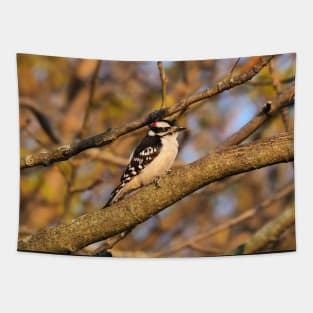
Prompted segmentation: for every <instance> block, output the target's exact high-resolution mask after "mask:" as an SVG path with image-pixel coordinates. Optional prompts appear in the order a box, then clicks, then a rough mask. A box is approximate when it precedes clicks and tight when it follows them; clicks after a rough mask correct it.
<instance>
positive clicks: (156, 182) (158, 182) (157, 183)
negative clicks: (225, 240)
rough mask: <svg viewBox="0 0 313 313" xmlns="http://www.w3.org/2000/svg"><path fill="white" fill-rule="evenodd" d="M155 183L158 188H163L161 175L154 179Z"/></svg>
mask: <svg viewBox="0 0 313 313" xmlns="http://www.w3.org/2000/svg"><path fill="white" fill-rule="evenodd" d="M153 183H154V185H155V186H156V187H157V188H161V185H160V176H157V177H156V178H155V179H154V180H153Z"/></svg>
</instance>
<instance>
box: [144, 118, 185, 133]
mask: <svg viewBox="0 0 313 313" xmlns="http://www.w3.org/2000/svg"><path fill="white" fill-rule="evenodd" d="M149 128H150V130H149V132H148V135H149V136H160V137H164V136H167V135H173V134H175V133H177V132H180V131H182V130H185V129H186V128H185V127H179V126H177V125H176V123H175V121H168V120H162V121H157V122H152V123H151V124H149Z"/></svg>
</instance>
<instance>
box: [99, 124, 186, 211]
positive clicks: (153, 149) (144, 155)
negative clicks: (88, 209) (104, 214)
mask: <svg viewBox="0 0 313 313" xmlns="http://www.w3.org/2000/svg"><path fill="white" fill-rule="evenodd" d="M148 127H149V130H148V132H147V133H146V136H145V137H144V138H143V139H142V141H141V142H140V143H139V144H138V146H137V147H136V148H135V149H134V150H133V152H132V153H131V155H130V158H129V164H128V166H127V167H126V169H125V170H124V172H123V174H122V176H121V179H120V183H119V184H118V186H117V187H116V188H115V189H114V190H113V191H112V193H111V196H110V198H109V200H108V201H107V203H106V204H105V205H104V207H103V208H105V207H107V206H110V205H112V204H113V203H116V202H117V201H119V200H121V199H122V198H123V197H124V196H125V195H126V194H128V193H129V192H131V191H134V190H135V189H138V188H140V187H142V186H145V185H148V184H150V183H152V182H156V183H157V181H158V179H159V178H160V176H162V175H164V174H166V173H167V172H169V170H170V168H171V166H172V165H173V163H174V161H175V158H176V156H177V153H178V141H177V136H178V133H179V132H181V131H184V130H185V129H186V128H185V127H179V126H177V125H176V121H175V120H160V121H154V122H152V123H150V124H149V125H148Z"/></svg>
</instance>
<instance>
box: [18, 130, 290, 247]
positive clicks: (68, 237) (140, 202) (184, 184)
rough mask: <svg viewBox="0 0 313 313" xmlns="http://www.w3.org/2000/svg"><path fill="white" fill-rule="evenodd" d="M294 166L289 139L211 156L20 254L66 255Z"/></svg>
mask: <svg viewBox="0 0 313 313" xmlns="http://www.w3.org/2000/svg"><path fill="white" fill-rule="evenodd" d="M292 160H293V135H292V134H286V133H285V134H282V135H280V136H277V137H273V138H268V139H264V140H260V141H257V142H255V143H252V144H248V145H242V146H236V147H230V148H227V149H225V150H223V151H220V152H215V153H213V154H212V155H208V156H206V157H204V158H202V159H200V160H197V161H195V162H193V163H191V164H188V165H186V166H182V167H179V168H177V169H174V170H172V172H171V173H170V174H168V175H164V176H162V177H161V178H160V181H159V186H160V187H158V186H155V185H154V184H151V185H148V186H145V187H143V188H141V189H140V190H139V191H138V192H136V193H134V194H133V195H131V196H130V197H129V198H126V199H124V200H122V201H120V202H117V203H116V204H114V205H112V206H110V207H107V208H106V209H104V210H101V209H99V210H96V211H94V212H92V213H87V214H84V215H82V216H80V217H78V218H76V219H74V220H73V221H72V222H71V223H70V224H67V225H59V226H57V227H54V228H51V229H46V230H43V231H41V232H39V233H38V234H36V235H34V236H31V237H30V238H29V239H28V240H26V241H19V242H18V250H25V251H43V252H57V253H70V252H75V251H77V250H79V249H81V248H83V247H85V246H87V245H89V244H91V243H94V242H97V241H100V240H103V239H106V238H109V237H111V236H114V235H116V234H119V233H121V232H123V231H125V230H127V229H129V228H132V227H134V226H136V225H138V224H140V223H142V222H143V221H145V220H147V219H148V218H150V217H151V216H153V215H155V214H157V213H158V212H160V211H161V210H163V209H165V208H166V207H168V206H170V205H171V204H173V203H175V202H177V201H179V200H180V199H182V198H183V197H185V196H187V195H189V194H191V193H193V192H194V191H196V190H198V189H200V188H202V187H203V186H205V185H208V184H210V183H212V182H214V181H217V180H220V179H222V178H225V177H228V176H231V175H235V174H239V173H243V172H247V171H251V170H254V169H258V168H261V167H265V166H268V165H272V164H276V163H281V162H289V161H292ZM156 199H157V201H156Z"/></svg>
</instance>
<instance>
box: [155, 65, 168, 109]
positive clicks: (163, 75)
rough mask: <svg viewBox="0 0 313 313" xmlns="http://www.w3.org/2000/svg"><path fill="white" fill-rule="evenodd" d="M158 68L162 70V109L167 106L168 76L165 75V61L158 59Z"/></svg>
mask: <svg viewBox="0 0 313 313" xmlns="http://www.w3.org/2000/svg"><path fill="white" fill-rule="evenodd" d="M157 64H158V68H159V72H160V79H161V84H162V103H161V109H163V108H165V107H166V87H167V77H166V75H165V70H164V67H163V62H161V61H158V62H157Z"/></svg>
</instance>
